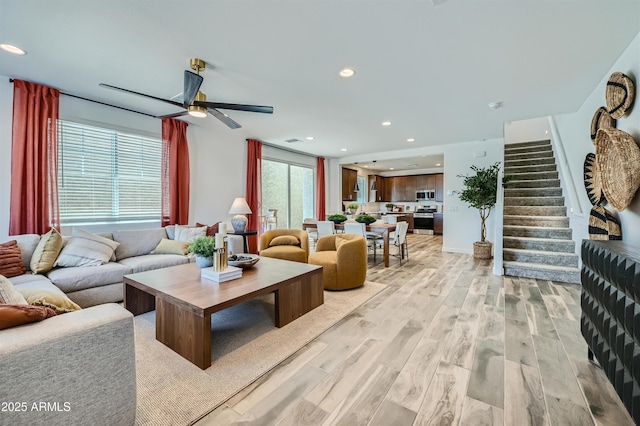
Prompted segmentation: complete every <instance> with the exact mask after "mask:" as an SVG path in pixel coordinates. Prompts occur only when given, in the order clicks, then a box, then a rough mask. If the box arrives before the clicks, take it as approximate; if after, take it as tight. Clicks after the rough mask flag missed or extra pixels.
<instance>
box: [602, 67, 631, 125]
mask: <svg viewBox="0 0 640 426" xmlns="http://www.w3.org/2000/svg"><path fill="white" fill-rule="evenodd" d="M635 94H636V89H635V85H634V84H633V80H631V78H629V77H628V76H626V75H624V74H622V73H621V72H614V73H613V74H611V77H609V81H607V91H606V93H605V99H606V101H607V111H608V112H609V114H611V116H612V117H613V118H616V119H617V118H620V117H622V116H623V115H624V114H625V113H626V112H627V110H628V109H629V108H631V105H632V104H633V98H634V96H635Z"/></svg>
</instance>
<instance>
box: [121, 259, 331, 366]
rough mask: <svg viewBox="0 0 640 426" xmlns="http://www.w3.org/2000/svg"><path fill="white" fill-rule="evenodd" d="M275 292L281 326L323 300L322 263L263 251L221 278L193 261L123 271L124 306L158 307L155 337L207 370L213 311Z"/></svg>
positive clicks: (138, 311)
mask: <svg viewBox="0 0 640 426" xmlns="http://www.w3.org/2000/svg"><path fill="white" fill-rule="evenodd" d="M271 292H274V293H275V325H276V327H282V326H284V325H286V324H288V323H290V322H291V321H293V320H295V319H296V318H299V317H301V316H302V315H304V314H306V313H307V312H309V311H311V310H312V309H315V308H317V307H318V306H320V305H322V304H323V303H324V293H323V283H322V267H321V266H315V265H308V264H306V263H298V262H290V261H287V260H280V259H272V258H268V257H261V258H260V261H259V262H258V263H257V264H256V265H255V266H254V267H253V268H251V269H246V270H244V271H243V274H242V278H238V279H235V280H231V281H226V282H223V283H217V282H215V281H210V280H206V279H203V278H201V277H200V268H198V266H197V265H196V264H195V263H189V264H185V265H179V266H172V267H170V268H163V269H156V270H154V271H147V272H139V273H135V274H129V275H125V277H124V307H125V308H126V309H128V310H129V311H130V312H131V313H133V314H134V315H139V314H142V313H145V312H149V311H152V310H154V309H155V310H156V339H157V340H159V341H160V342H162V343H164V344H165V345H166V346H168V347H170V348H171V349H173V350H174V351H175V352H177V353H179V354H180V355H182V356H183V357H184V358H186V359H188V360H189V361H191V362H192V363H194V364H195V365H197V366H198V367H200V368H202V369H203V370H204V369H206V368H208V367H210V366H211V314H212V313H214V312H217V311H220V310H222V309H225V308H228V307H231V306H234V305H237V304H239V303H242V302H245V301H247V300H250V299H253V298H254V297H256V296H260V295H263V294H267V293H271Z"/></svg>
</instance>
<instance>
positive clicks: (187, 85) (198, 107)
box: [99, 58, 273, 129]
mask: <svg viewBox="0 0 640 426" xmlns="http://www.w3.org/2000/svg"><path fill="white" fill-rule="evenodd" d="M189 66H190V67H191V69H192V70H194V71H195V73H193V72H191V71H188V70H185V71H184V91H183V92H182V95H183V102H182V103H180V102H178V101H174V100H171V99H163V98H159V97H157V96H152V95H146V94H144V93H140V92H134V91H133V90H129V89H123V88H121V87H116V86H112V85H110V84H105V83H100V84H99V86H100V87H106V88H108V89H114V90H119V91H121V92H125V93H130V94H132V95H138V96H143V97H145V98H149V99H155V100H157V101H161V102H165V103H168V104H171V105H175V106H177V107H181V108H184V109H185V111H181V112H177V113H175V114H168V115H162V116H158V117H157V118H173V117H179V116H182V115H187V114H188V115H191V116H193V117H206V116H207V111H208V112H210V113H211V115H213V116H214V117H216V118H217V119H218V120H220V121H222V122H223V123H224V124H226V125H227V126H229V127H230V128H231V129H238V128H240V127H242V126H240V124H238V123H237V122H235V121H234V120H232V119H231V117H229V116H228V115H227V114H225V113H223V112H220V111H218V109H230V110H235V111H248V112H261V113H264V114H273V107H271V106H262V105H242V104H229V103H223V102H207V95H205V94H204V93H202V92H201V91H200V86H201V85H202V81H203V78H202V76H201V75H200V71H204V69H205V67H206V63H205V62H204V61H203V60H202V59H198V58H192V59H191V60H190V61H189Z"/></svg>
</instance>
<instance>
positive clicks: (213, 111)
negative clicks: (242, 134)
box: [209, 108, 242, 129]
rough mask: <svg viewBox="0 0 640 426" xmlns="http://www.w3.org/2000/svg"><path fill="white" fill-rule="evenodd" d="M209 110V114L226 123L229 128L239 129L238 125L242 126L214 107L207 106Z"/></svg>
mask: <svg viewBox="0 0 640 426" xmlns="http://www.w3.org/2000/svg"><path fill="white" fill-rule="evenodd" d="M209 112H210V113H211V115H213V116H214V117H215V118H217V119H218V120H220V121H222V122H223V123H224V124H226V125H227V126H228V127H229V128H230V129H239V128H240V127H242V126H241V125H240V124H238V123H236V122H235V121H233V120H232V119H231V117H229V116H228V115H227V114H225V113H223V112H220V111H218V110H217V109H215V108H209Z"/></svg>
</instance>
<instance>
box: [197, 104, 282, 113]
mask: <svg viewBox="0 0 640 426" xmlns="http://www.w3.org/2000/svg"><path fill="white" fill-rule="evenodd" d="M193 104H194V105H197V106H203V107H206V108H214V109H232V110H234V111H248V112H261V113H264V114H273V107H272V106H262V105H242V104H225V103H222V102H199V101H195V102H194V103H193Z"/></svg>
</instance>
